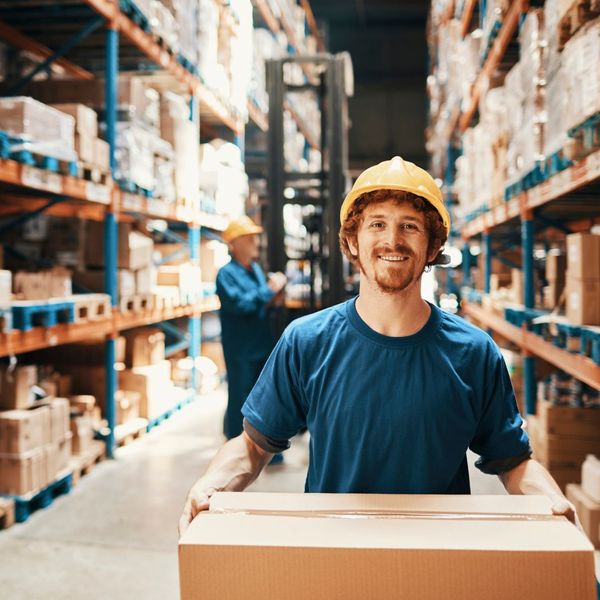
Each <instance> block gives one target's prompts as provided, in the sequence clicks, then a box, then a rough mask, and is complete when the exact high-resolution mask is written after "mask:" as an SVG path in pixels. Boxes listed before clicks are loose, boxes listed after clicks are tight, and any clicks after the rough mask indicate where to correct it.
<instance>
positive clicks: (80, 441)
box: [71, 414, 94, 455]
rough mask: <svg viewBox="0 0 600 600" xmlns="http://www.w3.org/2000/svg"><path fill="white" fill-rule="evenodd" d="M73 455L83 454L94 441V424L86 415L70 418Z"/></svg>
mask: <svg viewBox="0 0 600 600" xmlns="http://www.w3.org/2000/svg"><path fill="white" fill-rule="evenodd" d="M71 433H72V434H73V437H72V438H71V444H72V451H73V454H77V455H79V454H85V452H86V451H87V450H88V449H89V448H90V446H91V443H92V440H93V439H94V422H93V420H92V418H91V417H90V416H89V415H88V414H84V415H79V416H76V417H72V418H71Z"/></svg>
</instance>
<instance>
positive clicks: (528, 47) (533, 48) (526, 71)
mask: <svg viewBox="0 0 600 600" xmlns="http://www.w3.org/2000/svg"><path fill="white" fill-rule="evenodd" d="M519 45H520V53H519V62H520V63H521V81H522V85H523V91H524V94H525V97H526V99H527V100H531V101H532V102H534V103H535V104H536V105H538V106H539V109H540V110H543V109H544V106H543V99H540V95H541V92H540V88H541V87H543V86H544V84H545V74H544V54H545V51H546V50H545V47H546V39H545V29H544V13H543V11H542V10H539V9H538V10H530V11H529V12H528V13H527V16H526V17H525V20H524V21H523V24H522V26H521V30H520V32H519ZM540 102H541V105H540Z"/></svg>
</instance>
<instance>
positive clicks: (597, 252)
mask: <svg viewBox="0 0 600 600" xmlns="http://www.w3.org/2000/svg"><path fill="white" fill-rule="evenodd" d="M567 276H568V277H571V278H574V279H600V235H593V234H591V233H572V234H571V235H568V236H567Z"/></svg>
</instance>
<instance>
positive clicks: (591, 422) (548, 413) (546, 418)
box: [537, 401, 600, 439]
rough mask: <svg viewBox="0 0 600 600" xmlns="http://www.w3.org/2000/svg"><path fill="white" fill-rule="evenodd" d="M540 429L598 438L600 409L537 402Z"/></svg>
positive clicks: (553, 432)
mask: <svg viewBox="0 0 600 600" xmlns="http://www.w3.org/2000/svg"><path fill="white" fill-rule="evenodd" d="M537 417H538V421H539V425H540V430H541V431H545V432H546V433H550V434H558V435H561V436H568V437H575V438H582V437H591V438H596V439H597V438H598V437H599V434H600V410H595V409H593V408H574V407H571V406H556V405H553V404H551V403H550V402H545V401H539V402H538V403H537Z"/></svg>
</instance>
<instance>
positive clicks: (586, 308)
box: [566, 236, 600, 325]
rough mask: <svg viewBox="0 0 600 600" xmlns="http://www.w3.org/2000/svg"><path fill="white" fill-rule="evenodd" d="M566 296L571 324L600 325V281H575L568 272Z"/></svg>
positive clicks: (568, 317)
mask: <svg viewBox="0 0 600 600" xmlns="http://www.w3.org/2000/svg"><path fill="white" fill-rule="evenodd" d="M595 237H600V236H595ZM566 295H567V311H566V313H567V319H568V320H569V322H570V323H572V324H573V325H600V279H575V278H573V277H572V276H571V271H568V272H567V294H566Z"/></svg>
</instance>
